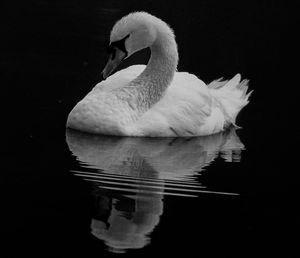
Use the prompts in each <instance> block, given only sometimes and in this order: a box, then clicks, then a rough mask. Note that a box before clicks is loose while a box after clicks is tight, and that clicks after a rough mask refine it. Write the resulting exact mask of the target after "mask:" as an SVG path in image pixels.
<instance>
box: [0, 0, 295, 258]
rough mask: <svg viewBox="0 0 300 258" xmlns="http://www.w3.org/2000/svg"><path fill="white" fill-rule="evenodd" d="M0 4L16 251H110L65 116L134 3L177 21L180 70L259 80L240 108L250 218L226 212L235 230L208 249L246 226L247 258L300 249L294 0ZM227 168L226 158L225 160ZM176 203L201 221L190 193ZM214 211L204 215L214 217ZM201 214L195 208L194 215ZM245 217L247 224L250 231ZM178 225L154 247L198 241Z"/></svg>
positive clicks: (8, 187)
mask: <svg viewBox="0 0 300 258" xmlns="http://www.w3.org/2000/svg"><path fill="white" fill-rule="evenodd" d="M2 6H3V7H4V8H1V9H2V15H1V34H2V35H1V38H2V39H1V41H2V47H1V53H0V55H1V71H2V72H3V75H2V78H1V88H2V89H1V91H2V94H1V96H2V98H1V99H2V104H3V108H2V116H1V117H2V119H1V120H2V123H1V124H2V126H1V127H2V128H3V129H5V132H4V133H3V134H2V137H3V140H2V142H3V143H4V144H3V145H2V148H1V156H2V157H3V158H4V161H3V162H2V169H1V171H2V172H1V173H2V180H1V188H2V189H3V190H4V194H3V195H2V197H1V198H3V202H2V205H3V212H2V214H3V215H5V219H3V220H2V222H3V224H4V225H3V227H1V228H2V229H3V236H4V238H5V239H6V240H7V242H5V246H6V247H7V248H8V250H9V251H10V252H17V253H19V252H20V253H23V254H24V253H29V254H32V253H37V254H38V255H40V256H43V255H44V254H45V253H47V252H54V253H55V252H56V251H57V252H58V250H64V251H66V252H67V253H68V252H69V253H73V252H74V253H77V251H82V252H84V253H85V252H87V253H88V254H93V255H94V254H97V253H98V252H100V251H99V250H101V248H99V245H101V243H99V241H96V240H95V239H94V238H93V237H92V236H90V235H89V234H88V233H89V223H90V221H89V219H90V213H91V208H90V205H89V204H90V203H89V202H90V198H89V197H90V196H89V191H88V186H87V185H85V184H84V183H83V182H81V181H80V180H79V179H77V178H74V177H72V176H71V175H70V174H69V173H68V169H69V167H70V166H72V165H73V164H76V161H75V159H74V158H73V157H71V156H70V153H69V151H68V149H67V146H66V143H65V121H66V118H67V115H68V113H69V112H70V110H71V108H72V107H73V106H74V105H75V104H76V103H77V101H79V100H80V99H81V98H82V97H83V96H84V95H85V94H86V93H87V92H88V91H89V90H90V89H91V88H92V87H93V86H94V85H95V84H96V83H97V82H99V81H100V80H101V76H100V72H101V70H102V68H103V66H104V64H105V61H106V58H107V56H106V47H107V45H108V40H109V32H110V29H111V27H112V26H113V24H114V23H115V21H116V20H118V19H119V18H121V17H122V16H123V15H125V14H127V13H129V12H131V11H136V10H137V11H138V10H144V11H147V12H150V13H152V14H154V15H156V16H158V17H160V18H162V19H163V20H165V21H166V22H168V23H169V24H170V25H171V27H172V28H173V29H174V31H175V34H176V40H177V43H178V46H179V55H180V61H179V67H178V70H179V71H188V72H190V73H194V74H196V75H197V76H198V77H200V78H201V79H202V80H203V81H204V82H210V81H211V80H213V79H216V78H219V77H224V78H230V77H232V76H233V75H234V74H236V73H237V72H239V73H241V74H242V76H243V77H245V78H248V79H250V88H251V90H254V93H253V95H252V96H251V101H250V104H249V105H248V106H247V107H246V108H245V109H244V110H243V111H242V112H241V114H240V115H239V117H238V124H239V125H241V126H242V127H243V129H242V130H241V132H240V133H239V134H240V136H241V138H242V141H243V142H244V144H245V145H246V148H247V152H246V154H245V155H246V157H245V158H244V160H245V161H244V164H243V166H244V167H245V168H246V169H245V171H244V173H243V177H242V178H241V177H237V178H236V177H235V179H236V180H237V183H238V184H241V186H240V188H241V189H242V191H243V192H244V193H245V196H246V197H245V199H244V200H243V202H242V201H240V202H239V203H238V205H237V203H235V202H230V203H229V205H231V206H230V208H231V209H233V210H235V209H238V211H239V212H240V211H241V210H243V212H244V213H245V214H247V215H245V216H243V217H242V219H241V217H238V216H236V217H235V216H233V217H231V216H232V214H233V213H227V214H226V212H225V213H224V216H225V217H224V220H221V221H217V222H216V228H217V227H219V228H222V227H224V228H223V229H224V231H226V232H228V235H224V236H222V235H221V236H220V235H219V236H217V237H216V236H209V235H208V239H210V240H211V241H207V242H208V243H210V245H208V246H206V248H204V250H205V253H208V254H214V253H215V252H217V253H218V254H224V257H231V256H230V255H227V254H228V253H230V254H231V251H232V248H231V247H232V246H231V245H227V244H228V243H227V242H230V235H231V234H230V231H232V232H231V233H232V234H236V235H235V237H234V238H232V239H233V240H236V239H239V237H238V235H239V234H240V237H241V238H240V240H241V239H242V240H243V241H242V240H241V241H242V242H243V244H242V245H241V243H240V242H239V243H237V245H238V246H239V247H240V249H241V251H237V250H239V248H237V249H236V255H237V256H239V257H245V256H247V254H249V256H250V255H255V256H256V257H259V254H260V251H259V250H262V249H261V248H264V252H265V254H269V253H272V252H274V253H277V251H278V249H277V248H281V247H282V250H281V251H282V253H283V254H285V253H286V252H292V250H293V249H292V247H293V240H292V239H293V237H291V236H292V234H293V233H294V232H296V227H297V226H299V212H297V211H296V208H297V207H296V206H297V204H296V203H297V201H296V200H297V196H296V194H297V188H298V187H299V183H298V181H297V171H296V170H297V169H296V168H295V167H293V165H292V163H293V161H297V160H296V158H297V152H296V150H297V147H298V143H299V129H298V128H299V127H298V126H297V119H298V116H297V108H296V104H297V99H296V92H297V87H298V85H297V84H298V74H297V59H296V52H295V49H296V48H295V46H296V42H295V38H296V34H297V33H298V32H297V31H296V30H295V29H294V28H295V27H296V26H295V25H296V18H297V17H296V16H295V15H293V12H292V11H293V7H292V6H290V5H289V3H287V1H281V2H280V1H214V0H213V1H194V2H191V1H140V0H139V1H134V0H130V1H120V0H119V1H114V0H110V1H71V0H61V1H50V0H44V1H42V0H35V1H34V0H32V1H6V2H4V4H2ZM148 56H149V52H148V51H147V50H145V51H142V53H138V54H135V55H134V56H133V57H132V58H130V59H129V60H127V61H126V62H124V64H122V67H126V66H128V65H131V64H134V63H146V61H147V57H148ZM122 67H121V68H122ZM221 167H222V164H221V163H217V165H216V167H215V169H216V170H217V169H220V168H221ZM232 169H233V168H232ZM245 200H246V201H245ZM172 201H173V202H175V201H174V200H171V201H170V202H171V203H172ZM198 201H199V205H202V207H204V208H205V207H206V208H207V207H212V205H213V204H216V205H217V206H216V207H218V208H215V212H224V211H226V209H227V207H225V205H227V204H228V202H224V203H222V202H219V203H216V201H213V200H212V201H211V200H210V199H209V198H206V199H205V198H203V197H202V198H199V200H198ZM212 203H213V204H212ZM172 204H173V206H172V205H170V209H169V210H167V211H166V213H167V214H169V215H168V216H167V215H166V220H167V219H169V220H170V221H172V219H173V220H174V221H173V224H174V223H175V225H177V224H179V225H181V227H182V224H181V223H177V222H176V221H175V219H176V218H174V216H172V214H174V213H179V216H182V217H183V221H185V222H184V223H185V225H186V226H187V227H191V228H192V227H193V225H192V222H188V220H189V219H187V218H188V217H189V216H188V215H187V214H185V210H187V207H189V206H188V205H189V203H188V202H185V204H184V205H186V206H184V205H183V204H181V205H183V206H182V207H181V208H180V211H178V210H177V209H176V208H174V207H176V203H172ZM190 205H194V204H190ZM237 206H238V207H239V208H236V207H237ZM172 207H173V208H172ZM196 214H197V213H196ZM210 215H211V214H210V213H207V214H206V215H203V216H204V218H206V219H208V218H209V217H210ZM184 216H186V217H184ZM213 219H216V218H214V217H212V218H211V220H213ZM196 220H197V218H196V217H195V215H194V216H193V215H191V219H190V221H196ZM236 220H238V222H237V223H234V221H236ZM79 222H80V223H79ZM182 223H183V222H182ZM226 223H228V224H227V225H226ZM239 224H243V226H245V225H246V229H245V230H244V231H243V230H241V228H239V226H238V225H239ZM179 225H178V226H179ZM210 225H211V224H210ZM233 225H234V226H233ZM230 226H233V228H230ZM168 227H170V226H168V224H164V223H162V229H161V231H160V233H161V235H162V237H164V238H163V239H165V238H170V240H169V241H164V242H163V244H162V243H161V244H159V243H157V242H156V245H155V246H156V248H157V249H151V248H150V249H149V250H148V252H149V253H151V254H157V253H159V250H165V251H166V253H167V252H171V250H173V252H174V249H176V244H177V247H178V248H179V247H180V246H183V247H184V248H182V250H183V249H184V250H185V251H188V248H187V247H186V246H188V244H187V242H186V241H187V240H184V239H182V238H177V239H176V238H175V237H173V238H172V237H171V236H170V234H169V232H170V231H171V230H172V229H171V228H168ZM241 227H242V226H241ZM179 228H180V226H179ZM208 231H209V230H208V229H206V230H205V227H204V232H208ZM75 232H76V234H75ZM158 232H159V231H158ZM179 232H180V230H179ZM160 233H156V234H160ZM154 234H155V233H154ZM79 236H82V237H81V238H78V237H79ZM181 237H182V236H181ZM215 237H216V238H215ZM222 237H224V239H227V240H226V241H225V242H224V246H222V247H220V248H217V247H215V246H214V241H216V242H217V243H219V242H220V241H218V240H216V239H219V238H222ZM199 238H200V236H199ZM194 239H195V240H193V241H192V243H191V245H192V246H197V244H198V241H197V236H196V238H194ZM201 239H202V240H203V236H202V237H201ZM284 240H286V241H287V242H288V244H287V245H285V244H284V243H285V241H284ZM6 243H7V244H6ZM205 243H206V242H205ZM96 246H97V247H96ZM233 246H235V245H233ZM238 246H236V247H238ZM38 247H42V250H43V251H42V252H40V251H38ZM201 248H202V250H203V247H201ZM201 248H199V253H201ZM222 248H224V249H222ZM194 249H196V248H195V247H194ZM194 249H193V250H194ZM179 250H181V249H180V248H179ZM222 250H224V252H223V251H222ZM174 253H176V250H175V252H174ZM205 257H206V256H205ZM219 257H220V256H219ZM286 257H288V256H286Z"/></svg>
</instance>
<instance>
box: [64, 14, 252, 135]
mask: <svg viewBox="0 0 300 258" xmlns="http://www.w3.org/2000/svg"><path fill="white" fill-rule="evenodd" d="M148 47H150V50H151V57H150V59H149V61H148V64H147V66H145V65H133V66H130V67H128V68H126V69H123V70H121V71H118V72H116V73H115V74H113V75H111V76H109V75H110V74H111V73H112V72H113V71H114V70H115V69H116V68H117V66H118V65H119V64H120V63H121V62H122V61H123V60H124V59H125V58H128V57H130V56H131V55H132V54H133V53H135V52H137V51H139V50H142V49H144V48H148ZM108 53H109V60H108V62H107V64H106V66H105V68H104V70H103V72H102V76H103V78H104V80H103V81H101V82H100V83H98V84H97V85H96V86H95V87H94V88H93V89H92V90H91V91H90V92H89V93H88V94H87V95H86V96H85V97H84V98H83V99H82V100H81V101H79V102H78V103H77V104H76V106H75V107H74V108H73V109H72V110H71V112H70V114H69V116H68V119H67V124H66V126H67V127H68V128H72V129H75V130H79V131H83V132H87V133H92V134H104V135H115V136H145V137H191V136H204V135H210V134H215V133H218V132H221V131H223V130H225V129H226V128H227V127H229V126H230V125H235V121H236V117H237V114H238V113H239V111H240V110H241V109H242V108H243V107H244V106H245V105H247V104H248V98H249V96H250V94H251V92H249V93H247V91H248V80H242V81H241V75H240V74H237V75H235V76H234V77H233V78H232V79H231V80H223V81H222V79H218V80H215V81H213V82H211V83H210V84H208V85H206V84H205V83H204V82H203V81H201V80H200V79H199V78H198V77H197V76H195V75H193V74H190V73H187V72H177V64H178V50H177V44H176V41H175V36H174V33H173V30H172V29H171V28H170V27H169V25H167V24H166V23H165V22H164V21H162V20H161V19H159V18H157V17H155V16H153V15H151V14H149V13H146V12H133V13H130V14H128V15H126V16H125V17H123V18H121V19H120V20H119V21H118V22H117V23H116V24H115V25H114V26H113V28H112V31H111V34H110V45H109V47H108Z"/></svg>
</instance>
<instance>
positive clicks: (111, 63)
mask: <svg viewBox="0 0 300 258" xmlns="http://www.w3.org/2000/svg"><path fill="white" fill-rule="evenodd" d="M125 58H126V53H124V52H123V51H122V50H119V49H116V51H115V52H114V53H111V54H110V55H109V58H108V61H107V63H106V66H105V67H104V69H103V71H102V77H103V79H104V80H105V79H106V78H107V77H108V76H110V75H111V73H112V72H113V71H114V70H115V69H116V68H117V67H118V66H119V64H120V63H121V62H122V61H123V60H124V59H125Z"/></svg>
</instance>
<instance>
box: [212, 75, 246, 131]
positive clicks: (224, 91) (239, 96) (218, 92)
mask: <svg viewBox="0 0 300 258" xmlns="http://www.w3.org/2000/svg"><path fill="white" fill-rule="evenodd" d="M221 80H222V79H218V80H215V81H213V82H211V83H210V84H208V88H209V89H211V93H212V95H213V96H214V98H215V100H216V102H217V103H218V104H219V107H220V108H221V110H222V111H223V113H224V115H225V118H226V125H228V124H233V125H235V120H236V117H237V115H238V113H239V112H240V110H241V109H242V108H243V107H244V106H246V105H247V104H248V102H249V100H248V99H249V97H250V95H251V93H252V91H250V92H248V84H249V80H247V79H244V80H242V81H241V75H240V74H237V75H235V76H234V77H233V78H232V79H231V80H229V81H228V80H226V81H221Z"/></svg>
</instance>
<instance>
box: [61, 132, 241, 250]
mask: <svg viewBox="0 0 300 258" xmlns="http://www.w3.org/2000/svg"><path fill="white" fill-rule="evenodd" d="M66 139H67V143H68V146H69V148H70V150H71V152H72V153H73V155H74V156H76V158H77V160H78V161H79V163H80V167H81V169H80V171H78V170H76V171H73V172H74V173H75V174H76V175H78V176H81V177H83V178H84V179H85V180H88V181H91V182H93V184H94V185H95V186H96V189H97V190H96V191H95V200H96V212H95V213H96V214H95V216H94V218H93V219H92V225H91V226H92V233H93V234H94V235H95V236H97V237H98V238H99V239H102V240H104V241H105V243H106V245H107V246H109V247H110V250H111V251H114V252H122V251H124V250H126V249H132V248H142V247H144V246H145V245H147V244H148V243H149V242H150V238H149V236H150V233H151V232H152V231H153V230H154V228H155V226H156V225H158V223H159V219H160V216H161V215H162V213H163V196H164V195H181V196H197V194H199V193H201V192H204V193H214V194H216V193H217V194H218V193H220V194H233V193H225V192H218V191H208V190H207V189H206V188H205V186H202V185H201V184H200V183H199V182H198V180H196V178H197V175H198V174H199V172H200V171H201V170H203V168H204V167H206V166H208V165H209V164H210V163H211V162H212V161H213V160H214V159H215V158H216V157H218V156H219V155H220V156H221V157H223V158H224V159H225V160H226V161H239V160H240V152H241V150H242V149H243V147H244V146H243V144H242V143H241V142H240V140H239V138H238V136H237V135H236V132H235V130H234V129H233V128H231V129H230V130H228V131H226V132H223V133H220V134H216V135H211V136H206V137H196V138H189V139H187V138H134V137H109V136H95V135H87V134H83V133H79V132H75V131H71V130H68V131H67V135H66Z"/></svg>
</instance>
